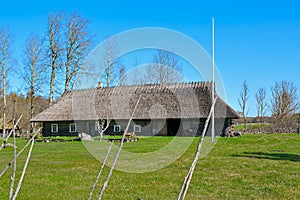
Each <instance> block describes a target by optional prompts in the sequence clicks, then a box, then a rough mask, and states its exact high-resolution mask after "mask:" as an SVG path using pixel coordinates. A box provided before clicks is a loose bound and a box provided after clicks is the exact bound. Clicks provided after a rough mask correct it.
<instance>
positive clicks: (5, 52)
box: [0, 27, 12, 137]
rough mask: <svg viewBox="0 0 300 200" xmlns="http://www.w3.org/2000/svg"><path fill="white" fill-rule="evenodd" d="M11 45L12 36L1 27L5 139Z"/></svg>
mask: <svg viewBox="0 0 300 200" xmlns="http://www.w3.org/2000/svg"><path fill="white" fill-rule="evenodd" d="M11 43H12V35H11V33H10V31H9V29H8V28H4V27H0V68H1V79H2V80H1V82H2V94H3V137H5V132H6V107H7V102H6V96H7V73H8V71H7V70H8V68H9V60H10V59H11V58H10V56H11V52H10V48H11Z"/></svg>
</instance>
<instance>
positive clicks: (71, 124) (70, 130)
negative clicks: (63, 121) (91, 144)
mask: <svg viewBox="0 0 300 200" xmlns="http://www.w3.org/2000/svg"><path fill="white" fill-rule="evenodd" d="M73 125H74V127H75V130H74V131H72V126H73ZM69 132H70V133H76V132H77V125H76V123H70V124H69Z"/></svg>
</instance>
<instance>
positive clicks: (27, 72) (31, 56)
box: [23, 34, 45, 119]
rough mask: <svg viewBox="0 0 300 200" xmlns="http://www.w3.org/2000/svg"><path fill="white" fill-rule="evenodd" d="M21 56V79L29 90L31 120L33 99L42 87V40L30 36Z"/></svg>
mask: <svg viewBox="0 0 300 200" xmlns="http://www.w3.org/2000/svg"><path fill="white" fill-rule="evenodd" d="M23 55H24V59H23V64H24V70H23V71H24V74H23V79H24V81H25V84H26V87H28V88H29V91H28V93H27V94H28V95H27V96H28V98H29V104H30V109H29V110H30V111H29V113H30V119H31V118H32V117H33V116H34V114H35V113H34V111H35V108H34V106H35V105H34V99H35V96H36V93H37V91H39V90H40V88H41V86H42V80H43V76H42V73H43V71H44V70H45V69H44V67H43V63H42V60H43V40H42V39H41V38H40V37H39V36H38V35H33V34H32V35H30V36H29V37H28V39H27V42H26V45H25V48H24V54H23ZM28 88H27V89H28Z"/></svg>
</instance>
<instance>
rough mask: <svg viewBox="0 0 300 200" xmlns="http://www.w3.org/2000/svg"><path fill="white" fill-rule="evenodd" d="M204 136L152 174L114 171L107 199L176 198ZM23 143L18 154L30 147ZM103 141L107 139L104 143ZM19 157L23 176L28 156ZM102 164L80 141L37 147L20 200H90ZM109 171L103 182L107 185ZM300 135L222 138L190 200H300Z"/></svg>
mask: <svg viewBox="0 0 300 200" xmlns="http://www.w3.org/2000/svg"><path fill="white" fill-rule="evenodd" d="M198 139H199V138H196V140H194V142H193V144H192V145H191V146H190V148H189V149H188V150H187V151H186V152H185V153H184V154H183V155H182V156H181V157H180V158H179V159H177V160H176V161H175V162H173V163H172V164H171V165H169V166H168V167H165V168H163V169H161V170H158V171H154V172H147V173H125V172H122V171H117V170H116V171H114V173H113V175H112V178H111V180H110V182H109V185H108V188H107V190H106V192H105V195H104V199H135V200H136V199H138V198H141V199H144V200H145V199H177V195H178V192H179V190H180V187H181V184H182V182H183V180H184V177H185V175H186V173H187V171H188V169H189V166H190V163H191V162H192V159H193V156H194V152H195V149H196V146H197V142H198ZM171 140H172V138H171V137H150V138H141V139H140V140H139V141H138V142H131V143H125V145H124V148H125V149H127V150H128V151H136V152H144V151H149V150H155V149H158V148H160V147H161V145H165V144H167V143H168V142H170V141H171ZM25 142H26V141H25V140H20V139H19V140H18V150H20V149H21V146H22V145H24V144H25ZM102 142H103V141H102ZM12 153H13V149H12V148H5V149H3V150H2V151H1V152H0V172H1V171H2V169H3V168H4V167H5V166H6V165H7V163H8V162H9V161H10V160H11V159H12ZM26 153H27V152H24V153H23V154H22V156H21V157H20V159H18V166H19V167H18V173H17V177H20V173H21V170H22V168H21V167H22V166H23V163H24V161H25V158H26ZM100 166H101V163H100V162H99V161H98V160H96V159H95V158H94V157H93V156H91V154H90V153H89V152H88V151H87V150H86V148H85V146H84V145H83V143H81V142H61V143H59V142H51V143H36V144H35V146H34V149H33V153H32V157H31V160H30V163H29V166H28V171H27V173H26V176H25V179H24V182H23V186H22V189H21V191H20V193H19V198H18V199H65V200H68V199H76V200H77V199H87V197H88V195H89V192H90V189H91V186H92V185H93V182H94V180H95V178H96V175H97V173H98V170H99V168H100ZM108 170H109V168H108V167H106V168H105V170H104V172H103V176H102V178H100V181H99V183H100V184H98V185H99V186H98V187H97V189H96V192H95V195H94V196H93V197H94V199H96V197H97V195H98V193H99V191H100V185H101V183H102V182H103V181H104V178H105V177H106V174H107V172H108ZM299 172H300V135H292V134H272V135H267V134H266V135H258V134H256V135H243V137H241V138H219V139H218V142H217V144H216V145H215V146H214V148H213V150H212V151H211V152H210V153H209V154H208V155H207V156H206V157H204V158H202V159H200V160H199V162H198V164H197V167H196V171H195V173H194V176H193V179H192V182H191V185H190V188H189V191H188V194H187V197H186V199H299V197H300V174H299ZM11 173H12V169H10V170H9V171H8V172H7V173H6V174H5V175H4V177H2V178H1V179H0V199H8V194H9V186H10V175H11Z"/></svg>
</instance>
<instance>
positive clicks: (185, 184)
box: [178, 97, 217, 200]
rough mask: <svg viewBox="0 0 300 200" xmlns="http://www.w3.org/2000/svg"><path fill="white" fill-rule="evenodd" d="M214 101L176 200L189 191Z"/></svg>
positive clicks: (182, 197) (182, 198)
mask: <svg viewBox="0 0 300 200" xmlns="http://www.w3.org/2000/svg"><path fill="white" fill-rule="evenodd" d="M216 101H217V97H215V100H214V102H213V104H212V106H211V109H210V112H209V115H208V117H207V119H206V121H205V126H204V129H203V131H202V134H201V137H200V141H199V144H198V147H197V151H196V155H195V158H194V161H193V162H192V164H191V166H190V170H189V172H188V174H187V175H186V177H185V178H184V181H183V184H182V186H181V189H180V193H179V195H178V200H184V199H185V196H186V193H187V191H188V189H189V185H190V182H191V180H192V176H193V173H194V170H195V167H196V164H197V162H198V160H199V156H200V151H201V147H202V144H203V141H204V136H205V133H206V130H207V127H208V123H209V120H210V118H211V115H212V112H213V108H214V106H215V103H216Z"/></svg>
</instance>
